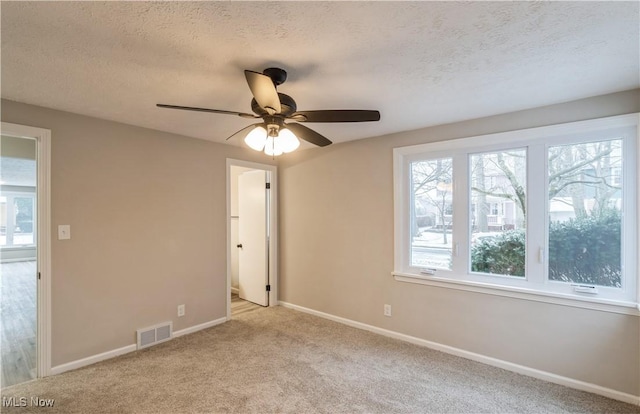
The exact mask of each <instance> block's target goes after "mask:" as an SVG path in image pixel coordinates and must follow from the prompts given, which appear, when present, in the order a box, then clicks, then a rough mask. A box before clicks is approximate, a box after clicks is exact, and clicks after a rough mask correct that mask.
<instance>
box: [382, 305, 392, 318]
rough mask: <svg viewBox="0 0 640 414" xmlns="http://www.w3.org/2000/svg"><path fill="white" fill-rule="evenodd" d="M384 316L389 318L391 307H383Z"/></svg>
mask: <svg viewBox="0 0 640 414" xmlns="http://www.w3.org/2000/svg"><path fill="white" fill-rule="evenodd" d="M384 316H391V305H384Z"/></svg>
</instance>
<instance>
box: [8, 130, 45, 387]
mask: <svg viewBox="0 0 640 414" xmlns="http://www.w3.org/2000/svg"><path fill="white" fill-rule="evenodd" d="M0 130H1V133H2V135H7V136H12V137H18V138H26V139H34V140H35V141H36V168H37V177H36V200H37V214H38V222H37V225H36V232H37V234H36V239H37V242H36V243H37V244H36V260H37V265H38V274H39V275H40V278H39V279H38V285H37V286H38V288H37V295H38V299H37V306H38V308H37V322H36V324H37V328H36V329H37V339H36V355H37V356H36V373H37V374H36V375H37V377H38V378H42V377H47V376H49V375H51V130H49V129H44V128H36V127H31V126H26V125H19V124H12V123H9V122H2V126H1V128H0Z"/></svg>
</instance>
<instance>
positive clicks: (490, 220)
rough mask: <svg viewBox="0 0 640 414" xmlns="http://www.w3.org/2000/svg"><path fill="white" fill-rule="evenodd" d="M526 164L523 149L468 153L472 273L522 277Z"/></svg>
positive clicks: (523, 264) (525, 153) (525, 152)
mask: <svg viewBox="0 0 640 414" xmlns="http://www.w3.org/2000/svg"><path fill="white" fill-rule="evenodd" d="M526 166H527V151H526V149H515V150H508V151H494V152H487V153H482V154H471V155H470V156H469V172H470V180H469V188H470V190H471V205H470V207H471V211H472V213H471V220H470V231H471V249H470V250H471V271H472V272H479V273H493V274H500V275H505V276H516V277H524V273H525V270H524V269H525V255H524V239H525V237H526V222H527V220H526V217H525V211H526V201H527V198H526V186H527V172H526V171H527V170H526ZM503 205H504V208H503ZM505 210H506V211H505ZM496 256H500V257H501V258H502V259H503V260H500V261H496V260H495V259H494V258H495V257H496ZM507 257H509V259H508V260H507Z"/></svg>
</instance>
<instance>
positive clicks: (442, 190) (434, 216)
mask: <svg viewBox="0 0 640 414" xmlns="http://www.w3.org/2000/svg"><path fill="white" fill-rule="evenodd" d="M452 167H453V160H452V159H451V158H442V159H437V160H427V161H418V162H413V163H411V166H410V168H411V182H412V203H411V206H412V211H411V266H417V267H427V268H432V267H433V268H438V269H451V264H452V256H451V229H452V225H453V204H452V196H453V188H452Z"/></svg>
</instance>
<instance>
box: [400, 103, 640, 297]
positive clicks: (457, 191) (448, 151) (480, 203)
mask: <svg viewBox="0 0 640 414" xmlns="http://www.w3.org/2000/svg"><path fill="white" fill-rule="evenodd" d="M638 119H639V117H638V115H637V114H633V115H624V116H618V117H611V118H602V119H597V120H592V121H582V122H575V123H569V124H562V125H555V126H548V127H542V128H534V129H529V130H521V131H512V132H507V133H501V134H492V135H485V136H482V137H471V138H462V139H457V140H452V141H446V142H436V143H430V144H423V145H416V146H411V147H403V148H396V149H394V188H395V269H394V272H393V274H394V276H395V277H396V279H398V280H403V281H412V282H416V283H426V284H438V285H439V286H447V287H454V288H461V286H464V287H465V289H467V288H469V289H471V290H474V289H476V288H477V289H484V291H486V290H489V291H492V292H498V291H499V292H501V293H500V294H505V293H504V292H517V293H518V294H526V295H537V296H538V297H542V296H544V297H547V298H551V297H552V298H562V299H563V300H565V299H566V300H569V301H572V300H579V301H580V302H581V303H584V302H585V301H587V302H589V301H590V302H599V303H601V304H612V305H614V306H616V305H618V306H629V307H631V306H633V305H634V304H635V303H637V296H638V295H637V290H636V289H637V285H638V283H637V275H636V269H637V265H638V264H637V257H636V256H637V255H636V252H637V247H636V246H637V205H636V204H637V197H638V195H637V183H636V176H637V168H636V162H637V154H638V152H637V151H638V149H637V140H638ZM492 292H489V293H492ZM507 294H508V293H507ZM537 300H538V299H537ZM545 300H546V299H545ZM549 300H550V299H549ZM572 303H573V302H572Z"/></svg>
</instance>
